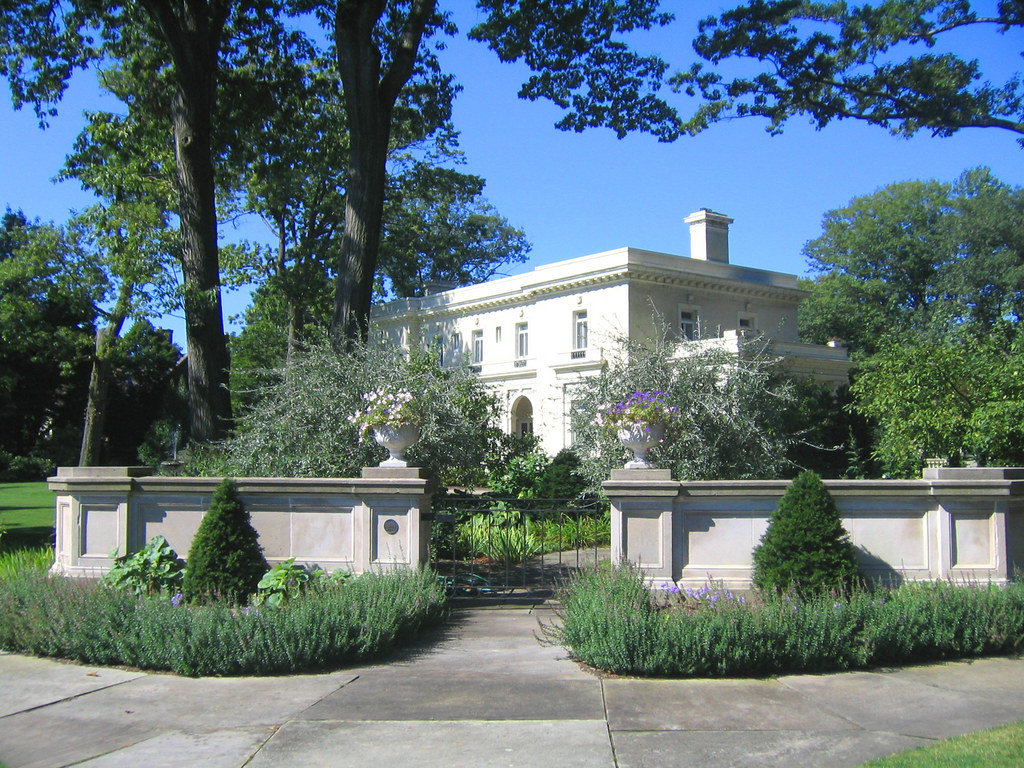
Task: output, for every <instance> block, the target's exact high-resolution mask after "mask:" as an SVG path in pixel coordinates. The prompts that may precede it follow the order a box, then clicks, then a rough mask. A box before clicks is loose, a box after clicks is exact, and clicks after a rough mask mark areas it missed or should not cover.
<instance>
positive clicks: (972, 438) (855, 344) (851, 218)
mask: <svg viewBox="0 0 1024 768" xmlns="http://www.w3.org/2000/svg"><path fill="white" fill-rule="evenodd" d="M805 252H806V253H807V255H808V257H809V258H810V261H811V266H812V268H813V269H815V270H816V271H817V272H818V273H819V274H818V276H817V277H816V279H815V280H814V281H813V282H811V283H809V287H810V297H809V298H808V299H807V301H805V302H804V304H803V305H802V306H801V310H800V330H801V335H802V336H804V337H806V338H809V339H811V340H814V341H819V342H821V341H824V340H825V339H827V338H828V337H829V336H840V337H842V338H844V339H845V340H847V342H848V343H849V344H850V346H851V349H852V351H853V354H854V356H855V359H857V361H858V368H857V369H856V370H855V372H854V384H853V386H852V387H851V390H852V392H853V394H854V397H855V400H854V403H853V407H854V408H855V410H857V411H858V412H859V413H861V414H863V415H865V416H867V417H869V418H871V419H872V420H873V421H874V423H875V424H876V425H877V429H876V435H875V443H874V453H875V455H876V457H877V458H878V459H880V460H881V461H882V462H883V463H884V465H885V467H886V469H887V471H889V472H891V473H897V474H902V475H906V474H914V473H916V472H917V470H918V469H919V468H920V466H921V463H922V460H923V458H924V457H925V456H934V455H938V456H946V457H949V458H950V459H951V460H953V461H962V460H965V459H968V458H973V459H977V460H979V461H981V462H989V463H992V462H1009V463H1018V462H1019V461H1021V459H1022V458H1024V431H1022V430H1021V429H1020V427H1019V424H1020V418H1021V415H1022V414H1024V394H1022V392H1024V391H1022V389H1021V386H1020V370H1021V360H1022V357H1021V350H1022V344H1024V334H1022V332H1021V322H1022V320H1024V189H1022V188H1017V187H1011V186H1009V185H1006V184H1003V183H1002V182H1000V181H999V180H998V179H996V178H994V177H993V176H992V174H991V173H990V172H989V171H988V170H986V169H977V170H973V171H968V172H966V173H964V174H963V175H962V176H961V177H960V178H959V179H957V180H956V181H955V182H954V183H952V184H946V183H942V182H937V181H929V182H903V183H899V184H892V185H890V186H888V187H885V188H884V189H882V190H879V191H878V192H876V193H875V194H873V195H869V196H866V197H862V198H857V199H855V200H853V201H851V203H850V205H849V206H847V207H846V208H843V209H840V210H837V211H831V212H829V213H828V214H826V216H825V219H824V232H823V233H822V235H821V237H819V238H818V239H816V240H813V241H811V242H810V243H808V245H807V248H806V249H805Z"/></svg>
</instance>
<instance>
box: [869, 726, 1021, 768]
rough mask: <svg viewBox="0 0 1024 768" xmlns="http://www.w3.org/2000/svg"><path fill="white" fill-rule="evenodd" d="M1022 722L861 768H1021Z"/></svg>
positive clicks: (970, 734) (877, 761) (910, 752)
mask: <svg viewBox="0 0 1024 768" xmlns="http://www.w3.org/2000/svg"><path fill="white" fill-rule="evenodd" d="M1022 756H1024V722H1020V723H1013V724H1011V725H1004V726H1001V727H999V728H993V729H992V730H991V731H979V732H977V733H968V734H965V735H964V736H958V737H957V738H955V739H949V740H948V741H942V742H939V743H938V744H935V745H933V746H930V747H922V748H920V749H912V750H910V751H909V752H900V753H899V754H895V755H890V756H889V757H883V758H881V759H880V760H872V761H871V762H870V763H865V764H864V765H862V766H861V768H1020V766H1021V764H1022V762H1024V757H1022Z"/></svg>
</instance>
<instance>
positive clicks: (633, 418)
mask: <svg viewBox="0 0 1024 768" xmlns="http://www.w3.org/2000/svg"><path fill="white" fill-rule="evenodd" d="M675 419H676V409H675V408H674V407H673V406H670V405H669V404H668V402H667V395H666V394H665V393H664V392H634V393H633V394H632V395H630V396H629V397H628V398H627V399H626V400H623V401H620V402H618V403H613V404H610V405H604V406H602V407H601V408H599V409H598V411H597V417H596V418H595V423H596V424H597V425H598V426H600V427H605V428H607V429H611V430H613V431H614V430H618V429H621V428H623V427H632V426H634V425H637V424H644V425H646V426H654V425H656V424H662V425H665V426H668V425H669V424H671V423H672V422H673V421H674V420H675Z"/></svg>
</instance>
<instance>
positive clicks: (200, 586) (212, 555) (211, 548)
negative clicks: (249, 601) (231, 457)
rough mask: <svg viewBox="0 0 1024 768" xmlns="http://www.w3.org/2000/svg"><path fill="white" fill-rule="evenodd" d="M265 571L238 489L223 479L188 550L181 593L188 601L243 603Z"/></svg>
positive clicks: (231, 482)
mask: <svg viewBox="0 0 1024 768" xmlns="http://www.w3.org/2000/svg"><path fill="white" fill-rule="evenodd" d="M268 570H269V568H268V566H267V561H266V560H265V559H264V557H263V549H262V547H260V544H259V539H258V536H257V534H256V530H255V529H254V528H253V527H252V523H251V521H250V520H249V513H248V512H247V511H246V509H245V507H244V506H243V505H242V502H241V500H240V499H239V498H238V486H237V485H236V484H235V481H234V480H232V479H231V478H225V479H224V480H223V481H222V482H221V483H220V485H218V486H217V489H216V490H215V491H214V492H213V499H212V501H211V502H210V509H209V511H208V512H207V513H206V515H205V516H204V517H203V521H202V523H200V525H199V530H198V531H196V536H195V538H194V539H193V540H192V546H191V547H190V548H189V551H188V564H187V568H186V570H185V581H184V583H183V584H182V591H183V592H184V594H185V597H186V598H187V599H189V600H212V599H217V598H220V599H224V600H230V601H232V602H238V603H241V602H244V601H245V599H246V598H247V597H248V596H249V595H251V594H252V593H254V592H255V591H256V584H257V583H258V582H259V580H260V579H261V578H262V577H263V574H265V573H266V572H267V571H268Z"/></svg>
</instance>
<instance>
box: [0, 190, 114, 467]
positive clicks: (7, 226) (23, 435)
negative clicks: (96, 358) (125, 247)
mask: <svg viewBox="0 0 1024 768" xmlns="http://www.w3.org/2000/svg"><path fill="white" fill-rule="evenodd" d="M102 294H103V280H102V274H101V273H100V271H99V270H97V269H96V268H95V265H94V264H93V263H92V262H91V261H90V260H89V258H88V257H87V252H86V249H84V248H83V247H82V244H81V242H80V239H79V238H78V237H77V233H76V232H75V231H74V230H68V229H64V228H60V227H54V226H53V225H49V224H41V223H39V222H31V221H29V220H28V219H27V218H26V217H25V215H24V214H23V213H21V212H20V211H19V212H12V211H11V210H10V209H7V212H6V213H5V214H4V216H3V221H2V226H0V450H2V451H4V452H7V453H9V454H12V455H14V456H27V455H35V456H40V457H46V458H49V459H52V460H53V461H54V462H55V463H57V462H59V463H65V464H70V463H74V458H75V457H74V453H73V451H74V450H75V448H74V446H75V445H76V443H77V438H78V434H79V430H80V429H81V415H82V405H83V403H84V401H85V385H86V383H87V381H88V371H89V367H88V366H89V352H90V348H91V345H92V338H93V333H94V326H93V321H94V319H95V310H94V306H95V302H96V301H98V300H99V298H100V297H101V296H102ZM69 446H70V448H69Z"/></svg>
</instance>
